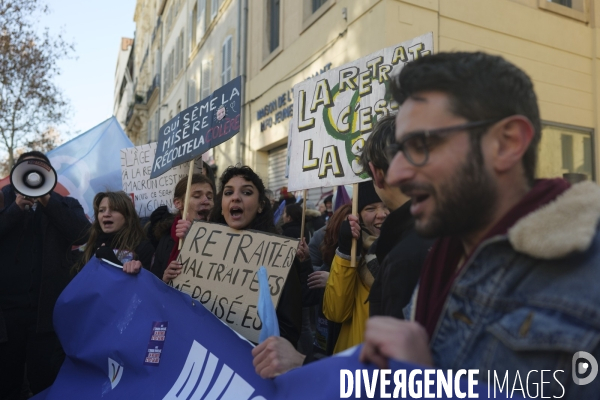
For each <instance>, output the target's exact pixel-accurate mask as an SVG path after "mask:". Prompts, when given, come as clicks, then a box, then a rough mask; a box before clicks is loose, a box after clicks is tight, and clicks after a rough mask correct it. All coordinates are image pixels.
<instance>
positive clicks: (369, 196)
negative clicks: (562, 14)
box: [358, 181, 381, 213]
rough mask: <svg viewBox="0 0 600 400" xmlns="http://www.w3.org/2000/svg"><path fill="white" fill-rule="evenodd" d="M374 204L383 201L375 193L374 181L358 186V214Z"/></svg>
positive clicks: (361, 183)
mask: <svg viewBox="0 0 600 400" xmlns="http://www.w3.org/2000/svg"><path fill="white" fill-rule="evenodd" d="M373 203H381V199H380V198H379V196H378V195H377V192H375V186H374V185H373V181H366V182H360V183H359V184H358V212H359V213H360V212H361V211H362V210H363V208H365V207H366V206H368V205H369V204H373Z"/></svg>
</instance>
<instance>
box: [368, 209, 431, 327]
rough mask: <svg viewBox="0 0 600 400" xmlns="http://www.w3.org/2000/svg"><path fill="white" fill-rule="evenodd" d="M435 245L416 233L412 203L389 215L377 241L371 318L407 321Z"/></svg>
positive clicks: (370, 299)
mask: <svg viewBox="0 0 600 400" xmlns="http://www.w3.org/2000/svg"><path fill="white" fill-rule="evenodd" d="M433 242H434V241H433V240H430V239H424V238H421V237H420V236H419V235H417V233H416V232H415V229H414V219H413V217H412V215H411V214H410V201H409V202H406V203H405V204H404V205H403V206H401V207H400V208H398V209H397V210H394V211H393V212H392V213H391V214H390V215H388V217H387V218H386V220H385V222H384V223H383V226H382V227H381V234H380V236H379V239H378V240H377V247H376V251H375V254H376V255H377V260H378V261H379V271H378V273H377V276H376V277H375V281H374V282H373V285H372V286H371V292H370V293H369V316H375V315H385V316H390V317H396V318H400V319H404V316H403V312H402V310H403V308H404V307H405V306H406V305H407V304H408V303H409V301H410V299H411V297H412V294H413V291H414V289H415V286H416V285H417V282H418V281H419V276H420V274H421V269H422V268H423V264H424V262H425V258H426V257H427V253H428V252H429V249H430V248H431V245H432V244H433ZM380 257H381V259H380Z"/></svg>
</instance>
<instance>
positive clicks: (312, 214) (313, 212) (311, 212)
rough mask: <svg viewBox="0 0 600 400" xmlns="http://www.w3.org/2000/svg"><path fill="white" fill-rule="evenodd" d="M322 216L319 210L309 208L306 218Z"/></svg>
mask: <svg viewBox="0 0 600 400" xmlns="http://www.w3.org/2000/svg"><path fill="white" fill-rule="evenodd" d="M320 216H321V213H320V212H319V210H313V209H311V208H307V209H306V218H307V219H308V218H319V217H320Z"/></svg>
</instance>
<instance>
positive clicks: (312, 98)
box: [288, 33, 433, 191]
mask: <svg viewBox="0 0 600 400" xmlns="http://www.w3.org/2000/svg"><path fill="white" fill-rule="evenodd" d="M432 53H433V34H432V33H428V34H426V35H423V36H419V37H417V38H414V39H412V40H409V41H406V42H402V43H400V44H399V45H396V46H392V47H388V48H385V49H383V50H380V51H378V52H376V53H373V54H370V55H368V56H366V57H363V58H361V59H359V60H356V61H354V62H351V63H348V64H345V65H343V66H341V67H338V68H335V69H332V70H330V71H327V72H326V73H324V74H321V75H319V76H317V77H315V78H313V79H310V80H307V81H304V82H301V83H299V84H297V85H296V86H294V119H293V124H291V126H292V134H291V139H292V143H291V147H290V171H289V181H288V191H296V190H302V189H311V188H315V187H323V186H339V185H347V184H351V183H357V182H361V181H365V180H368V179H369V176H368V175H367V172H366V171H363V169H362V167H361V165H360V162H359V160H360V155H361V154H362V149H363V146H364V143H365V141H366V140H367V138H368V137H369V135H370V134H371V132H372V131H373V127H374V126H375V123H376V122H377V120H378V119H379V118H380V117H382V116H385V115H388V114H390V113H391V112H394V111H395V109H397V107H398V106H397V104H395V103H394V102H393V101H392V100H391V97H390V96H389V95H388V96H386V93H387V88H388V87H389V85H390V79H391V78H392V77H393V76H395V75H396V74H398V73H399V72H400V70H401V69H402V67H403V66H404V64H405V63H406V62H409V61H412V60H415V59H417V58H419V57H424V56H427V55H429V54H432Z"/></svg>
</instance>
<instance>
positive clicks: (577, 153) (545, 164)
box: [535, 122, 595, 180]
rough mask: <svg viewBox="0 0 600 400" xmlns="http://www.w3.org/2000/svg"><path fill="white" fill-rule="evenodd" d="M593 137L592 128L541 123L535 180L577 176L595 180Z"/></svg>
mask: <svg viewBox="0 0 600 400" xmlns="http://www.w3.org/2000/svg"><path fill="white" fill-rule="evenodd" d="M593 135H594V131H593V129H589V128H584V127H579V126H572V125H564V124H557V123H552V122H543V123H542V135H541V139H540V144H539V145H538V160H537V163H536V173H535V176H536V178H556V177H564V178H567V177H568V176H569V175H577V174H579V175H580V176H581V177H585V179H587V180H595V174H594V164H593V159H594V147H593V145H592V142H593Z"/></svg>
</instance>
